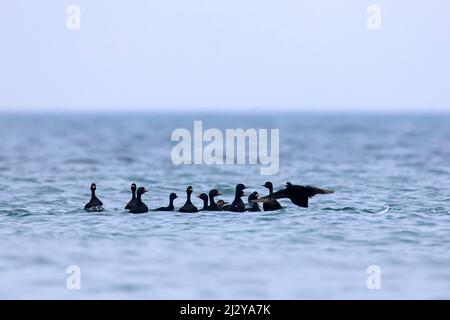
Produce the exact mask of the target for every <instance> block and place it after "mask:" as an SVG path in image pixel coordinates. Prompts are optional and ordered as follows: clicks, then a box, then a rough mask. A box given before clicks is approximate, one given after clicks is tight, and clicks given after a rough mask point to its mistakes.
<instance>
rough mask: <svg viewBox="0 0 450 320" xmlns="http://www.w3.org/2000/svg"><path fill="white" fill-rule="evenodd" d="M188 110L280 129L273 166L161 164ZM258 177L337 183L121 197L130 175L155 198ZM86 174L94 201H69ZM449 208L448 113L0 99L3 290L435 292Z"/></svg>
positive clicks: (79, 293)
mask: <svg viewBox="0 0 450 320" xmlns="http://www.w3.org/2000/svg"><path fill="white" fill-rule="evenodd" d="M194 120H202V121H203V125H204V127H205V128H220V129H225V128H244V129H246V128H256V129H258V128H269V129H270V128H278V129H280V170H279V173H278V174H277V175H275V176H272V177H265V176H261V175H260V171H259V169H260V167H259V166H248V165H244V166H236V165H234V166H207V165H199V166H195V165H191V166H189V165H184V166H178V167H177V166H174V165H173V164H172V162H171V160H170V151H171V148H172V146H173V145H174V143H172V142H171V140H170V135H171V132H172V131H173V130H174V129H176V128H188V129H190V130H192V126H193V121H194ZM266 180H271V181H272V182H273V183H274V185H275V187H276V188H278V187H281V185H282V184H283V183H284V182H286V181H291V182H294V183H297V184H312V185H317V186H320V187H326V188H332V189H334V190H335V191H336V193H335V194H332V195H323V196H320V195H319V196H316V197H314V198H313V199H312V200H311V202H310V208H308V209H302V208H299V207H296V206H294V205H293V204H291V203H290V202H289V201H287V200H283V201H282V205H283V206H284V209H283V210H281V211H279V212H271V213H270V212H269V213H261V214H254V213H245V214H237V213H225V212H206V213H200V214H196V215H190V214H180V213H153V212H150V213H148V214H143V215H129V214H127V213H126V212H125V211H124V210H123V209H122V208H123V206H124V205H125V204H126V203H127V201H128V200H129V197H130V196H129V185H130V183H131V182H136V183H137V184H138V185H143V186H146V187H148V188H149V190H150V191H149V193H147V194H146V195H145V196H144V199H145V202H146V203H147V205H148V206H149V207H150V209H152V208H156V207H159V206H163V205H164V206H165V205H167V198H168V195H169V193H170V192H176V193H177V194H178V196H179V199H177V201H176V202H175V205H176V206H177V207H180V206H181V205H182V204H183V203H184V199H185V192H184V190H185V189H186V187H187V186H188V185H192V186H193V187H194V192H196V193H200V192H207V191H208V190H210V189H212V188H218V189H219V190H220V191H221V192H222V193H223V194H224V195H223V196H222V198H224V199H225V200H228V201H230V200H231V199H232V197H233V192H234V191H233V190H234V186H235V185H236V184H237V183H240V182H243V183H245V184H246V185H248V186H250V188H249V191H253V190H257V191H258V192H259V193H260V194H261V195H263V194H265V193H266V190H265V189H264V188H262V187H260V185H261V184H263V183H264V182H265V181H266ZM91 182H96V183H97V188H98V192H97V193H98V196H99V198H101V199H102V200H103V202H104V203H105V205H106V207H107V211H105V212H104V213H100V214H99V213H96V214H92V213H86V212H84V211H83V210H82V208H83V206H84V204H85V203H86V202H87V201H88V200H89V185H90V183H91ZM194 201H195V204H196V205H198V206H200V205H201V202H200V201H199V199H196V198H195V199H194ZM449 212H450V116H449V115H419V114H417V115H406V114H404V115H357V114H286V115H279V116H276V117H274V116H270V115H258V116H256V115H253V114H242V115H207V114H195V115H187V114H172V115H131V114H130V115H125V114H120V115H119V114H117V115H75V114H74V115H44V114H41V115H5V114H3V115H0V239H1V242H0V298H63V299H79V298H88V299H90V298H112V299H115V298H144V299H153V298H163V299H165V298H200V299H215V298H223V299H227V298H233V299H234V298H245V299H247V298H255V299H259V298H263V299H271V298H273V299H281V298H286V299H300V298H308V299H316V298H333V299H334V298H336V299H337V298H344V299H345V298H363V299H372V298H373V299H379V298H447V299H448V298H450V281H449V279H450V269H449V268H448V266H449V265H450V253H449V252H450V241H449V240H448V239H449V237H450V213H449ZM69 265H78V266H79V267H80V268H81V290H69V289H67V287H66V280H67V277H68V275H67V273H66V269H67V267H68V266H69ZM370 265H377V266H379V267H380V269H381V289H380V290H369V289H368V288H367V286H366V280H367V277H368V274H367V273H366V269H367V267H368V266H370Z"/></svg>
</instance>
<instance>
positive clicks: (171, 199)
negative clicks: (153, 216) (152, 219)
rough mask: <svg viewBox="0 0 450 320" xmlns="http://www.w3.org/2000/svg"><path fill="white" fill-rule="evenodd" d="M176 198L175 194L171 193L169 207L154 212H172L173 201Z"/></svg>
mask: <svg viewBox="0 0 450 320" xmlns="http://www.w3.org/2000/svg"><path fill="white" fill-rule="evenodd" d="M176 198H178V197H177V195H176V193H173V192H172V193H171V194H170V196H169V205H168V206H167V207H160V208H158V209H156V210H155V211H173V210H174V209H175V207H174V206H173V201H174V200H175V199H176Z"/></svg>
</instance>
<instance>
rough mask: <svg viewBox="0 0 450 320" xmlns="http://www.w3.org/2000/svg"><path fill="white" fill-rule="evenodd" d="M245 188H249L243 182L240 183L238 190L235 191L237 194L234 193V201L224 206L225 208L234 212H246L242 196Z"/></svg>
mask: <svg viewBox="0 0 450 320" xmlns="http://www.w3.org/2000/svg"><path fill="white" fill-rule="evenodd" d="M245 189H247V187H246V186H244V185H243V184H242V183H239V184H238V185H237V186H236V192H235V195H234V200H233V202H232V203H231V205H228V206H224V207H223V209H224V210H227V211H233V212H244V211H245V204H244V202H243V201H242V199H241V197H243V196H244V190H245ZM225 207H226V208H225Z"/></svg>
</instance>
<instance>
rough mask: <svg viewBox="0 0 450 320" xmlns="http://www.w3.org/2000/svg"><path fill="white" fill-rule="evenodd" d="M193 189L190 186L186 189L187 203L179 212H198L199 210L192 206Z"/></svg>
mask: <svg viewBox="0 0 450 320" xmlns="http://www.w3.org/2000/svg"><path fill="white" fill-rule="evenodd" d="M192 191H193V190H192V187H191V186H189V187H187V189H186V195H187V199H186V203H185V204H184V205H183V206H182V207H181V208H180V210H178V211H179V212H198V209H197V208H196V207H195V206H194V205H193V204H192V202H191V194H192Z"/></svg>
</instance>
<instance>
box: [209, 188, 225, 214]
mask: <svg viewBox="0 0 450 320" xmlns="http://www.w3.org/2000/svg"><path fill="white" fill-rule="evenodd" d="M220 195H222V194H221V193H220V192H219V190H217V189H212V190H211V191H210V192H209V207H208V210H210V211H223V209H222V208H221V207H222V206H223V205H224V204H225V201H223V200H222V202H223V204H222V206H221V205H219V203H218V202H217V203H216V201H215V200H214V198H215V197H217V196H220ZM219 201H220V200H219Z"/></svg>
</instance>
